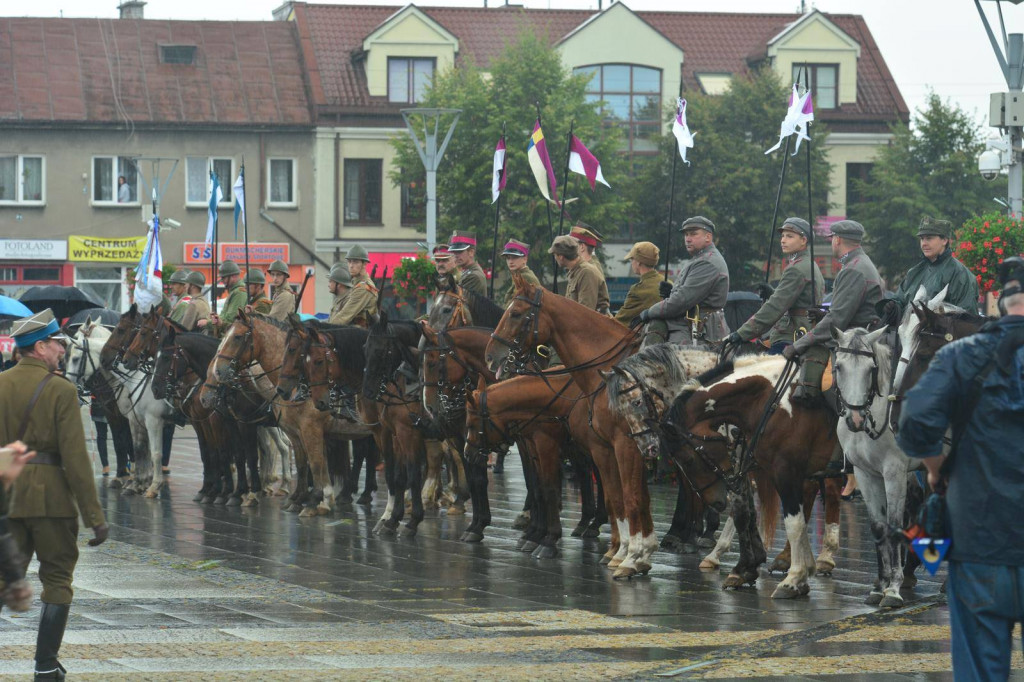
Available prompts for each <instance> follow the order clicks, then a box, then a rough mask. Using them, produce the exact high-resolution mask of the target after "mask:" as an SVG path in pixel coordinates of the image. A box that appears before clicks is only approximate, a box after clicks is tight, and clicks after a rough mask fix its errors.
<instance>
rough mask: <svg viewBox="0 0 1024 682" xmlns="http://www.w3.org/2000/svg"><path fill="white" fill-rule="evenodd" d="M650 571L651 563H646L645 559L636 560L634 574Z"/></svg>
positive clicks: (644, 573) (643, 573)
mask: <svg viewBox="0 0 1024 682" xmlns="http://www.w3.org/2000/svg"><path fill="white" fill-rule="evenodd" d="M650 572H651V565H650V564H649V563H647V562H646V561H638V562H636V574H637V575H647V574H648V573H650Z"/></svg>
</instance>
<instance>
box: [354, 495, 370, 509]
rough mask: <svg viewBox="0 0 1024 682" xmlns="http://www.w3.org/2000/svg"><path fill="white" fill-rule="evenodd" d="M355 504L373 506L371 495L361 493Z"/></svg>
mask: <svg viewBox="0 0 1024 682" xmlns="http://www.w3.org/2000/svg"><path fill="white" fill-rule="evenodd" d="M356 504H361V505H365V506H369V505H371V504H373V493H363V494H362V495H360V496H359V497H357V498H356Z"/></svg>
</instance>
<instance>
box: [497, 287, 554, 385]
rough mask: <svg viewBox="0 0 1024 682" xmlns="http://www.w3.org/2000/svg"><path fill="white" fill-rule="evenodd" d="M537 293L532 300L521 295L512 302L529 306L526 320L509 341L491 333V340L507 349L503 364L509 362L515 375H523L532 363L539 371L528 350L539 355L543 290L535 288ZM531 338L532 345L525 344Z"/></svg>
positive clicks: (520, 324) (531, 353)
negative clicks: (527, 338) (521, 302)
mask: <svg viewBox="0 0 1024 682" xmlns="http://www.w3.org/2000/svg"><path fill="white" fill-rule="evenodd" d="M536 289H537V293H536V295H534V297H533V299H532V300H531V299H529V298H526V297H525V296H522V295H517V296H516V297H515V299H513V300H514V301H523V302H524V303H528V304H529V305H530V310H529V312H527V313H526V319H524V320H523V321H522V322H520V323H519V331H518V332H517V333H516V335H515V337H513V339H512V340H511V341H509V340H508V339H506V338H503V337H501V336H498V334H497V333H495V332H491V338H492V339H494V340H495V341H497V342H498V343H500V344H501V345H503V346H505V347H506V348H508V350H509V353H508V357H507V358H506V359H505V363H509V362H511V364H512V367H513V369H514V373H515V374H525V373H526V369H527V367H528V366H529V365H530V364H531V363H532V364H533V365H534V366H536V367H537V368H538V370H539V366H537V362H536V361H535V360H533V352H532V350H527V349H528V348H529V349H536V351H537V353H538V354H540V349H541V344H540V318H539V313H540V304H541V297H542V296H543V295H544V290H543V289H542V288H540V287H537V288H536ZM531 335H532V336H533V343H532V344H527V343H526V338H525V337H529V336H531Z"/></svg>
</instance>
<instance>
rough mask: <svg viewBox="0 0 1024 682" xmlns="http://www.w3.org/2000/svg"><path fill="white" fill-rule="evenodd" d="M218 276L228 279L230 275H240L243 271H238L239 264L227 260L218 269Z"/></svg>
mask: <svg viewBox="0 0 1024 682" xmlns="http://www.w3.org/2000/svg"><path fill="white" fill-rule="evenodd" d="M217 274H218V275H220V276H221V277H227V276H229V275H240V274H242V271H241V270H239V269H238V263H236V262H235V261H233V260H226V261H224V262H223V263H221V264H220V267H219V268H217Z"/></svg>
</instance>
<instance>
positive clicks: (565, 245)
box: [548, 234, 580, 260]
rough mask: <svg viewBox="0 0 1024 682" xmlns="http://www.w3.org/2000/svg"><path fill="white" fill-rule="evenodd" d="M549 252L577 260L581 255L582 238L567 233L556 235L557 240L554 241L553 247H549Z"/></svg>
mask: <svg viewBox="0 0 1024 682" xmlns="http://www.w3.org/2000/svg"><path fill="white" fill-rule="evenodd" d="M548 253H553V254H556V255H559V256H565V257H566V258H568V259H570V260H576V259H577V258H579V256H580V240H579V239H576V237H570V236H569V235H567V234H563V235H561V236H559V237H555V241H554V242H552V244H551V248H549V249H548Z"/></svg>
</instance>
